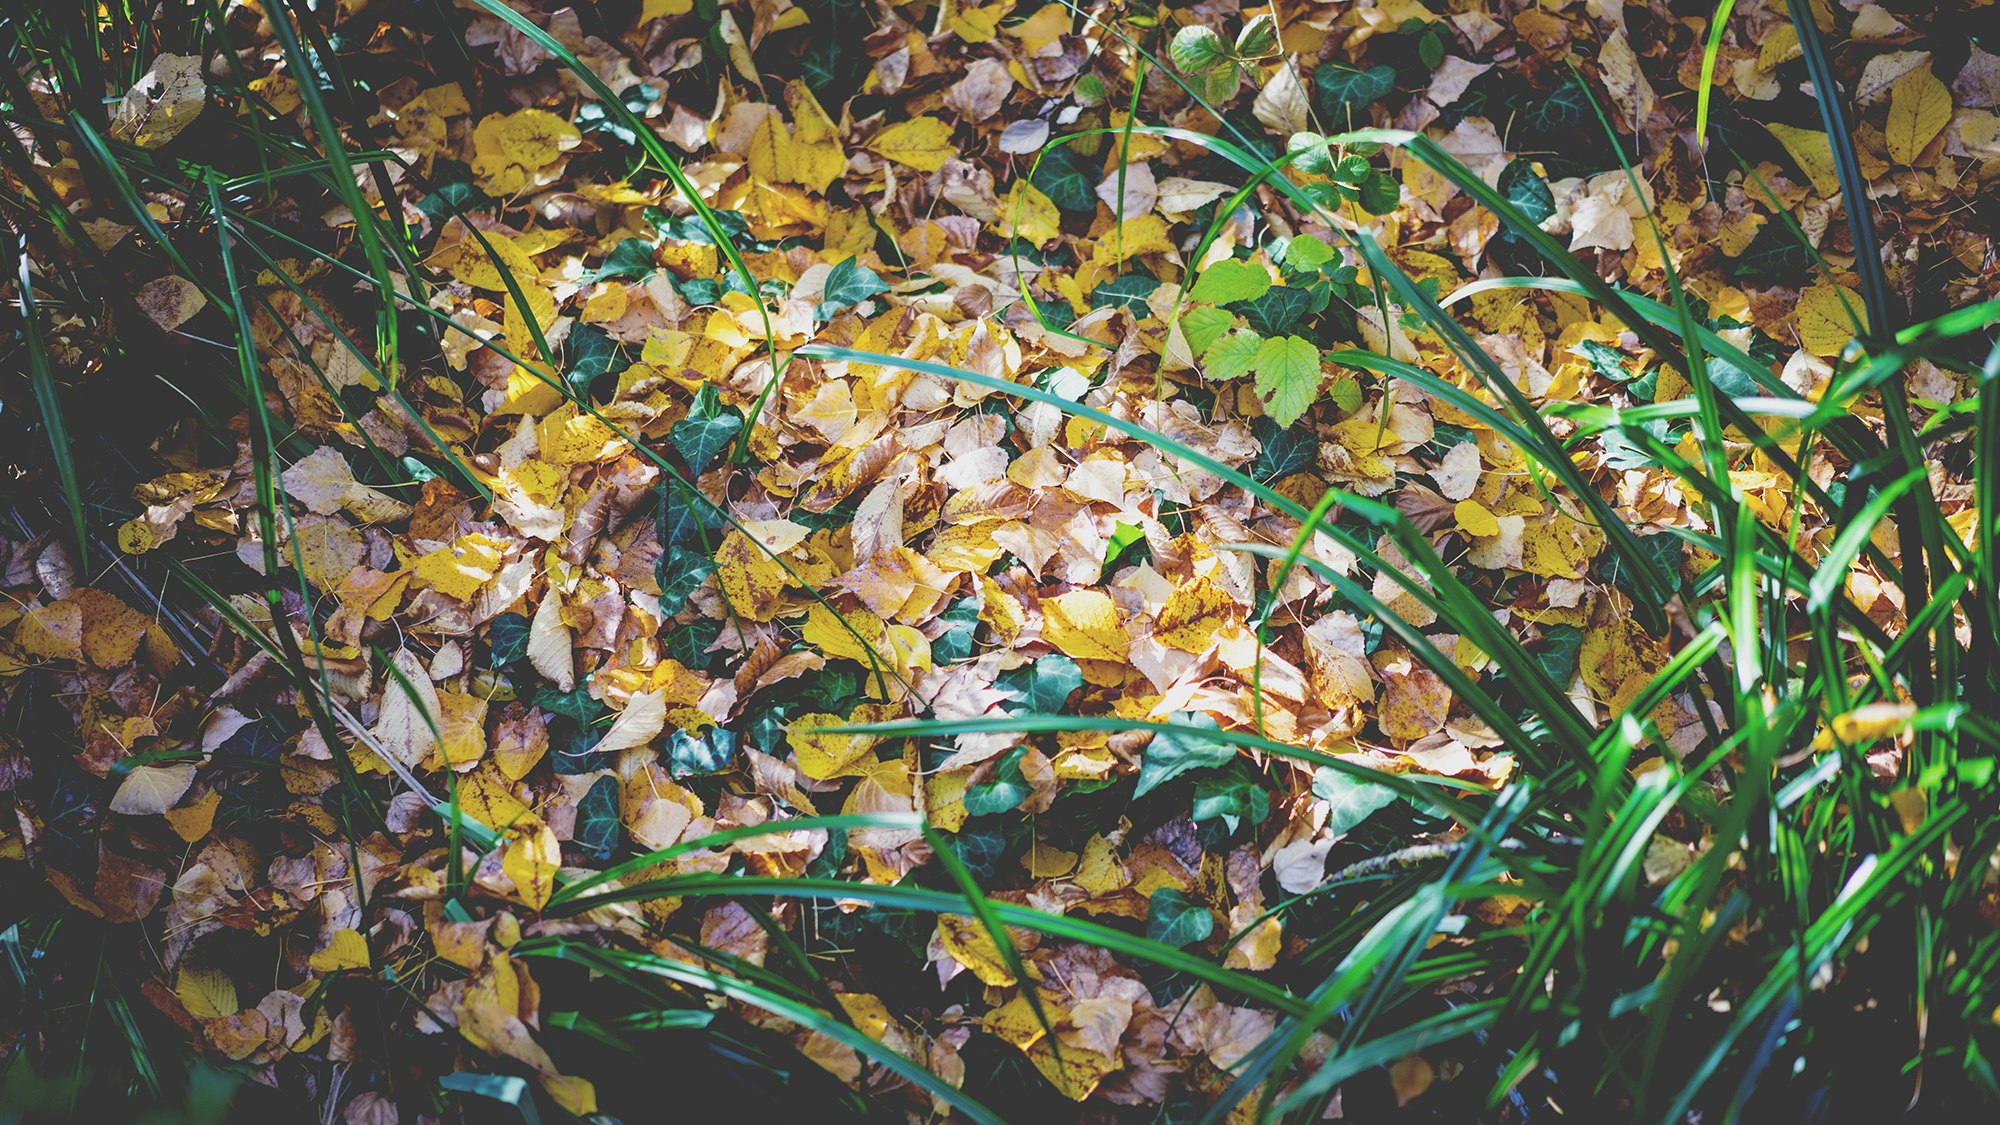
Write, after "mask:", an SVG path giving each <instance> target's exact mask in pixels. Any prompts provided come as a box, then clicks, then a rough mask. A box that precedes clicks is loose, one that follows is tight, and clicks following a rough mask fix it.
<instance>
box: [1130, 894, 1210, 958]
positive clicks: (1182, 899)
mask: <svg viewBox="0 0 2000 1125" xmlns="http://www.w3.org/2000/svg"><path fill="white" fill-rule="evenodd" d="M1149 903H1150V905H1149V908H1148V909H1147V911H1146V938H1147V940H1149V941H1157V942H1159V943H1160V944H1161V945H1170V946H1173V947H1174V948H1175V949H1179V948H1181V947H1182V946H1184V945H1193V944H1194V943H1195V942H1198V941H1207V940H1208V935H1210V934H1212V933H1214V932H1215V915H1213V914H1210V913H1209V912H1208V907H1206V906H1203V905H1202V904H1201V903H1198V902H1195V901H1193V900H1191V899H1189V898H1188V897H1187V896H1186V895H1185V894H1182V893H1181V892H1180V891H1177V890H1175V889H1173V888H1172V887H1161V888H1160V889H1159V890H1157V891H1154V892H1153V897H1152V898H1151V899H1150V900H1149Z"/></svg>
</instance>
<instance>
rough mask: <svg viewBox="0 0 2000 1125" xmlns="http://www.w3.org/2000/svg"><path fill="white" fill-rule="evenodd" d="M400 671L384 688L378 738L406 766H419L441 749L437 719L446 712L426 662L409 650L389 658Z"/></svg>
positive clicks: (377, 730)
mask: <svg viewBox="0 0 2000 1125" xmlns="http://www.w3.org/2000/svg"><path fill="white" fill-rule="evenodd" d="M389 662H390V664H392V665H393V666H394V667H395V671H396V672H397V673H401V675H395V674H391V675H390V676H389V677H388V681H387V683H386V685H385V686H384V687H383V689H382V710H381V712H380V714H379V715H378V716H377V718H376V719H375V732H374V733H375V738H376V739H377V740H378V741H380V742H381V743H382V748H383V749H384V750H387V751H388V752H389V753H391V754H393V755H395V757H396V760H397V761H399V762H401V763H403V764H404V765H406V766H415V765H416V764H417V763H418V762H421V761H423V760H424V758H425V757H426V756H427V755H429V754H430V752H431V751H432V750H435V749H436V748H437V744H438V734H437V727H436V723H437V719H438V716H439V715H440V714H442V713H443V708H442V707H440V706H439V704H438V696H437V688H435V687H433V686H432V685H431V678H430V674H429V673H428V672H426V671H425V670H424V665H423V662H422V661H420V660H418V659H417V657H416V655H415V654H414V653H412V652H410V650H409V649H399V650H397V652H396V655H394V656H392V657H390V658H389Z"/></svg>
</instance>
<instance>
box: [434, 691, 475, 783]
mask: <svg viewBox="0 0 2000 1125" xmlns="http://www.w3.org/2000/svg"><path fill="white" fill-rule="evenodd" d="M486 706H487V701H486V700H485V699H484V698H482V697H480V696H476V695H467V694H465V693H464V692H460V691H441V692H438V717H437V720H438V732H439V733H440V734H441V735H443V737H444V760H445V762H446V764H448V765H450V766H451V767H453V768H454V769H458V768H461V767H471V766H473V765H476V764H477V763H478V762H479V759H481V758H483V757H485V756H486Z"/></svg>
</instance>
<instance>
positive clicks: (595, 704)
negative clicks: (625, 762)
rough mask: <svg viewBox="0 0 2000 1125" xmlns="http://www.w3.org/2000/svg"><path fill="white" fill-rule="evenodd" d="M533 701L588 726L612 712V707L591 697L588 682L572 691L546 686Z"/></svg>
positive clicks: (556, 713) (550, 710)
mask: <svg viewBox="0 0 2000 1125" xmlns="http://www.w3.org/2000/svg"><path fill="white" fill-rule="evenodd" d="M531 702H532V703H533V704H534V705H535V706H537V707H539V708H541V709H542V710H544V711H547V712H548V713H550V714H551V715H562V716H565V717H567V718H570V719H573V720H575V721H576V723H577V724H578V725H579V726H583V727H586V728H587V727H589V726H590V725H591V724H592V723H595V722H596V721H597V720H599V719H601V718H603V717H604V716H606V715H608V714H610V713H611V708H609V707H606V706H605V705H604V704H603V703H601V702H599V701H597V700H596V699H593V698H591V695H590V690H589V685H588V684H578V685H576V688H575V689H574V690H572V691H557V690H556V689H555V688H553V687H548V686H544V687H543V688H542V689H541V690H539V691H537V692H535V698H534V699H533V700H531ZM593 741H594V740H593Z"/></svg>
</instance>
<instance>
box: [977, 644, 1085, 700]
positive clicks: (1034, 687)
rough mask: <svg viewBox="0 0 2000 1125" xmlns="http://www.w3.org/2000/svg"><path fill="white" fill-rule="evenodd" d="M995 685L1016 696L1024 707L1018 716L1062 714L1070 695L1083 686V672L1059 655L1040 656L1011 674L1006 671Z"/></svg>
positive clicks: (1074, 662) (1071, 661)
mask: <svg viewBox="0 0 2000 1125" xmlns="http://www.w3.org/2000/svg"><path fill="white" fill-rule="evenodd" d="M995 685H996V686H998V687H999V688H1000V689H1001V690H1003V691H1010V692H1013V693H1014V698H1015V700H1016V701H1018V702H1019V703H1020V704H1021V705H1022V709H1021V710H1020V711H1017V712H1015V713H1016V714H1028V715H1055V714H1060V713H1061V712H1062V709H1063V707H1064V705H1066V704H1067V703H1069V697H1070V694H1071V693H1073V692H1075V691H1076V689H1078V688H1080V687H1082V686H1083V669H1081V668H1078V667H1077V666H1076V661H1074V660H1071V659H1070V658H1069V657H1067V656H1064V655H1063V654H1062V653H1060V652H1054V653H1050V654H1049V655H1047V656H1043V657H1038V658H1037V659H1036V660H1035V661H1034V663H1032V664H1024V665H1022V666H1021V667H1019V668H1016V669H1014V670H1013V671H1011V672H1003V673H1001V674H1000V677H999V679H997V680H996V681H995Z"/></svg>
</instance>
